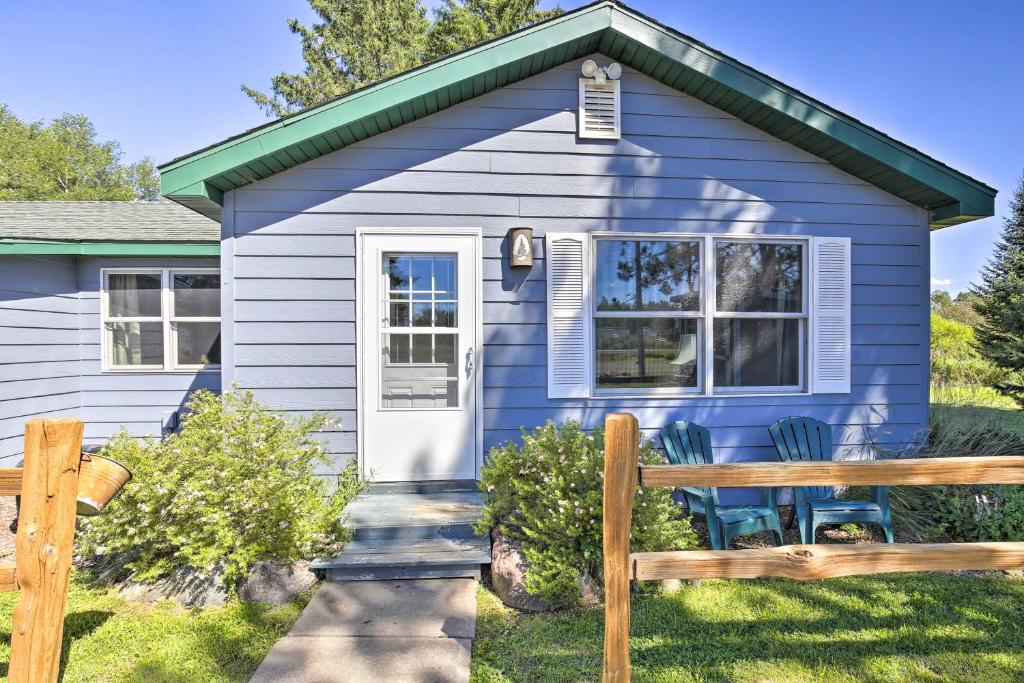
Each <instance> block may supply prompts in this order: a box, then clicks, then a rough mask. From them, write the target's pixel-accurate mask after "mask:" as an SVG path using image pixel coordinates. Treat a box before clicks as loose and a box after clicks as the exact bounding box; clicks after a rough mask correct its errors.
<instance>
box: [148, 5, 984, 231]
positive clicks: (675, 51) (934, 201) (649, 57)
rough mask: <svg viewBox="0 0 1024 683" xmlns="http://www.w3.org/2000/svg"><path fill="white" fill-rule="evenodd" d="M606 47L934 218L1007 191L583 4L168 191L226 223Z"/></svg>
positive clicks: (197, 155)
mask: <svg viewBox="0 0 1024 683" xmlns="http://www.w3.org/2000/svg"><path fill="white" fill-rule="evenodd" d="M595 52H599V53H601V54H604V55H607V56H608V57H610V58H612V59H615V60H617V61H619V62H621V63H623V64H626V65H628V66H630V67H632V68H634V69H636V70H638V71H640V72H642V73H644V74H646V75H648V76H650V77H651V78H654V79H655V80H658V81H660V82H661V83H664V84H666V85H668V86H669V87H672V88H674V89H676V90H679V91H681V92H684V93H687V94H689V95H692V96H694V97H696V98H698V99H701V100H703V101H705V102H707V103H709V104H711V105H712V106H715V107H718V108H719V109H721V110H722V111H725V112H727V113H730V114H732V115H734V116H736V117H737V118H739V119H741V120H744V121H746V122H747V123H749V124H751V125H754V126H756V127H758V128H760V129H761V130H764V131H766V132H767V133H769V134H771V135H774V136H775V137H777V138H779V139H781V140H784V141H786V142H789V143H791V144H793V145H796V146H797V147H800V148H802V149H804V150H806V151H807V152H810V153H811V154H814V155H816V156H818V157H820V158H822V159H825V160H826V161H829V162H830V163H832V164H834V165H835V166H837V167H838V168H841V169H842V170H844V171H846V172H847V173H850V174H851V175H853V176H856V177H858V178H861V179H863V180H865V181H866V182H869V183H872V184H873V185H875V186H877V187H879V188H881V189H883V190H885V191H887V192H889V193H891V194H893V195H895V196H897V197H900V198H902V199H904V200H906V201H908V202H910V203H912V204H915V205H917V206H920V207H922V208H925V209H928V210H929V211H931V212H932V219H931V226H932V227H933V228H942V227H947V226H950V225H956V224H958V223H964V222H967V221H971V220H975V219H977V218H983V217H987V216H992V215H993V214H994V213H995V196H996V190H995V189H993V188H992V187H989V186H988V185H986V184H984V183H982V182H980V181H978V180H975V179H974V178H971V177H970V176H968V175H966V174H964V173H961V172H959V171H957V170H956V169H953V168H951V167H949V166H947V165H945V164H943V163H942V162H940V161H937V160H936V159H933V158H932V157H929V156H928V155H926V154H924V153H923V152H920V151H918V150H916V149H914V148H912V147H910V146H908V145H905V144H903V143H901V142H899V141H897V140H894V139H893V138H890V137H889V136H887V135H885V134H884V133H882V132H880V131H878V130H876V129H874V128H872V127H870V126H868V125H866V124H864V123H862V122H860V121H858V120H857V119H855V118H853V117H850V116H848V115H846V114H843V113H842V112H839V111H837V110H835V109H833V108H831V107H829V106H828V105H826V104H824V103H822V102H819V101H818V100H815V99H814V98H812V97H810V96H808V95H806V94H804V93H802V92H800V91H799V90H796V89H794V88H791V87H789V86H787V85H785V84H783V83H781V82H779V81H777V80H775V79H773V78H771V77H769V76H767V75H765V74H763V73H761V72H759V71H756V70H754V69H752V68H751V67H748V66H746V65H744V64H742V63H740V62H738V61H736V60H735V59H733V58H731V57H729V56H727V55H724V54H722V53H721V52H718V51H717V50H714V49H712V48H710V47H708V46H707V45H704V44H703V43H701V42H699V41H697V40H694V39H693V38H690V37H688V36H685V35H683V34H681V33H678V32H677V31H675V30H673V29H671V28H669V27H666V26H664V25H662V24H660V23H658V22H656V21H654V20H653V19H650V18H649V17H646V16H644V15H642V14H640V13H638V12H636V11H634V10H632V9H630V8H628V7H626V6H624V5H621V4H619V3H617V2H614V1H613V0H601V1H600V2H597V3H594V4H591V5H587V6H584V7H581V8H579V9H577V10H574V11H572V12H569V13H567V14H563V15H561V16H559V17H555V18H553V19H550V20H548V21H545V22H543V23H540V24H536V25H534V26H531V27H528V28H525V29H522V30H520V31H517V32H515V33H511V34H509V35H507V36H503V37H501V38H497V39H495V40H492V41H489V42H487V43H482V44H481V45H477V46H475V47H473V48H470V49H468V50H464V51H462V52H459V53H456V54H454V55H451V56H449V57H446V58H444V59H441V60H438V61H436V62H431V63H429V64H425V65H423V66H420V67H418V68H416V69H412V70H410V71H407V72H404V73H402V74H398V75H397V76H394V77H392V78H389V79H387V80H384V81H381V82H380V83H377V84H374V85H371V86H368V87H366V88H363V89H361V90H357V91H355V92H352V93H349V94H347V95H345V96H343V97H340V98H338V99H336V100H333V101H331V102H327V103H325V104H322V105H319V106H317V107H312V108H310V109H307V110H305V111H302V112H299V113H297V114H294V115H291V116H288V117H285V118H282V119H278V120H276V121H272V122H270V123H268V124H266V125H264V126H261V127H259V128H255V129H253V130H250V131H247V132H245V133H242V134H241V135H238V136H235V137H233V138H229V139H227V140H224V141H222V142H219V143H216V144H214V145H212V146H210V147H207V148H205V149H202V150H199V151H197V152H194V153H192V154H189V155H186V156H184V157H180V158H178V159H175V160H173V161H171V162H169V163H167V164H164V165H162V166H161V167H160V174H161V191H162V193H163V194H164V196H166V197H168V198H170V199H173V200H174V201H177V202H179V203H181V204H183V205H185V206H188V207H189V208H192V209H194V210H196V211H198V212H199V213H202V214H204V215H206V216H209V217H211V218H215V219H219V217H220V209H221V206H222V205H223V194H224V192H227V191H229V190H232V189H234V188H237V187H243V186H244V185H247V184H249V183H251V182H255V181H257V180H261V179H263V178H266V177H269V176H271V175H274V174H275V173H279V172H281V171H283V170H285V169H287V168H291V167H293V166H297V165H298V164H301V163H303V162H305V161H309V160H310V159H314V158H317V157H320V156H323V155H325V154H329V153H330V152H333V151H335V150H338V149H341V148H343V147H345V146H346V145H349V144H351V143H353V142H356V141H358V140H363V139H365V138H368V137H371V136H374V135H377V134H379V133H382V132H385V131H387V130H391V129H392V128H395V127H397V126H400V125H402V124H404V123H408V122H410V121H414V120H416V119H419V118H423V117H424V116H428V115H430V114H433V113H435V112H437V111H440V110H441V109H445V108H447V107H449V106H451V105H453V104H456V103H458V102H462V101H465V100H468V99H471V98H473V97H477V96H479V95H482V94H484V93H486V92H489V91H491V90H495V89H497V88H500V87H503V86H505V85H508V84H510V83H514V82H516V81H520V80H523V79H525V78H529V77H530V76H534V75H536V74H538V73H541V72H542V71H545V70H547V69H550V68H552V67H555V66H558V65H560V64H564V63H566V62H569V61H572V60H574V59H577V58H579V57H583V56H585V55H588V54H592V53H595Z"/></svg>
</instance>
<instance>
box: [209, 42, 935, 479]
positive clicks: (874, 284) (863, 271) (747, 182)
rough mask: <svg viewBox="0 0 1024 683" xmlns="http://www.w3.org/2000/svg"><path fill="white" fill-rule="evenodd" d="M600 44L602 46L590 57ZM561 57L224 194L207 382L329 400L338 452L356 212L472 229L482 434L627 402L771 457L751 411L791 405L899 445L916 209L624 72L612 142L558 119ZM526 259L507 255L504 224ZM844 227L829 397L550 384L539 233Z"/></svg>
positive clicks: (367, 222) (918, 274)
mask: <svg viewBox="0 0 1024 683" xmlns="http://www.w3.org/2000/svg"><path fill="white" fill-rule="evenodd" d="M598 61H599V62H602V63H603V62H606V61H609V60H607V59H605V58H603V57H598ZM578 68H579V66H578V64H577V63H573V64H567V65H565V66H562V67H558V68H554V69H552V70H550V71H548V72H545V73H543V74H541V75H539V76H536V77H534V78H531V79H528V80H526V81H522V82H519V83H517V84H515V85H513V86H508V87H505V88H503V89H500V90H497V91H495V92H492V93H489V94H487V95H483V96H481V97H479V98H476V99H474V100H470V101H468V102H464V103H462V104H459V105H457V106H455V107H452V108H450V109H448V110H445V111H442V112H440V113H437V114H434V115H432V116H429V117H426V118H424V119H421V120H418V121H415V122H413V123H410V124H407V125H405V126H402V127H400V128H397V129H395V130H393V131H391V132H388V133H384V134H381V135H378V136H375V137H373V138H370V139H367V140H364V141H362V142H359V143H356V144H353V145H351V146H350V147H348V148H346V149H343V150H340V151H338V152H334V153H332V154H328V155H326V156H323V157H321V158H318V159H315V160H312V161H309V162H307V163H305V164H302V165H300V166H297V167H295V168H292V169H290V170H288V171H284V172H282V173H280V174H278V175H276V176H273V177H271V178H268V179H266V180H263V181H260V182H257V183H254V184H252V185H249V186H246V187H244V188H241V189H238V190H234V191H232V192H230V193H228V195H227V197H226V200H225V207H224V218H223V221H224V223H223V229H224V237H225V241H224V249H223V253H222V271H223V273H224V277H225V282H226V284H225V287H226V288H228V289H229V291H230V294H229V295H228V297H226V298H229V299H230V304H231V305H230V310H226V311H225V313H224V315H225V326H226V328H227V329H226V330H225V338H232V339H233V340H234V345H233V349H232V352H231V353H232V354H233V360H232V361H231V362H229V363H226V365H225V380H226V381H233V382H237V384H238V385H239V386H240V387H242V388H251V389H253V390H254V391H256V392H257V393H258V395H259V396H260V397H261V398H262V399H263V400H264V401H266V402H267V403H269V404H271V405H273V406H275V407H281V408H285V409H287V410H290V411H295V412H307V411H312V410H322V411H328V412H330V413H331V414H333V415H334V416H335V417H337V418H340V420H341V423H342V426H341V427H340V428H338V429H337V430H336V431H333V432H331V433H330V434H329V435H328V440H329V445H330V449H331V452H332V453H334V454H335V455H336V456H337V457H336V459H335V461H336V465H335V466H334V467H333V468H328V470H331V471H333V470H336V469H337V467H338V466H340V464H341V463H342V462H343V461H344V460H345V459H347V458H348V457H350V456H352V455H353V454H354V453H355V451H356V443H357V434H356V425H357V423H358V421H357V410H358V405H357V393H356V368H355V365H356V325H355V291H356V287H355V279H354V278H355V260H356V253H355V238H354V235H355V231H356V229H357V228H359V227H384V226H386V227H422V228H424V229H429V228H431V227H438V228H440V227H472V228H480V229H482V231H483V235H484V239H483V258H484V264H483V266H484V267H483V273H484V282H483V297H484V303H483V316H484V317H483V333H484V338H483V344H484V355H483V358H484V360H483V377H482V381H483V386H484V390H483V428H484V446H485V448H488V447H490V446H492V445H494V444H496V443H498V442H501V441H503V440H505V439H509V438H515V437H517V436H518V433H519V428H520V427H521V426H527V427H530V426H534V425H537V424H540V423H542V422H544V421H545V420H547V419H555V420H565V419H569V418H573V419H579V420H582V421H583V422H584V423H585V425H587V426H588V427H589V426H595V425H597V424H599V423H600V421H601V420H602V419H603V416H604V414H605V413H606V412H607V411H609V410H618V409H622V410H629V411H631V412H634V413H636V414H637V415H638V417H639V418H640V422H641V426H642V427H643V429H644V430H645V431H647V432H648V433H650V434H653V433H654V432H655V431H656V430H657V429H658V428H659V427H660V426H661V425H663V424H664V423H665V422H666V421H668V420H671V419H678V418H686V419H692V420H696V421H698V422H701V423H703V424H705V425H706V426H708V427H709V428H711V430H712V437H713V441H714V443H715V446H716V448H717V450H718V454H719V457H720V458H722V459H726V460H744V459H757V458H764V457H770V456H771V454H772V451H771V449H770V442H769V439H768V431H767V425H768V424H769V423H770V422H772V421H773V420H775V419H777V418H779V417H783V416H787V415H793V414H799V415H808V416H812V417H817V418H820V419H823V420H826V421H827V422H829V423H831V424H832V425H834V426H835V430H834V437H835V439H836V441H837V443H840V444H845V445H849V446H851V447H853V448H860V447H862V446H863V444H865V443H866V442H873V443H876V444H878V445H880V446H882V447H884V448H897V447H900V446H901V445H903V444H906V443H907V442H908V441H910V440H912V439H914V438H915V437H917V436H919V434H920V432H921V430H922V429H924V428H925V427H926V426H927V417H928V402H927V401H928V278H929V274H928V259H929V254H928V239H929V229H928V216H927V214H926V212H925V211H924V210H922V209H920V208H917V207H915V206H912V205H910V204H908V203H906V202H904V201H903V200H900V199H898V198H896V197H894V196H892V195H889V194H887V193H885V192H883V191H881V190H879V189H877V188H875V187H873V186H871V185H869V184H866V183H865V182H864V181H861V180H859V179H856V178H854V177H852V176H850V175H847V174H846V173H844V172H842V171H840V170H838V169H837V168H835V167H833V166H831V165H830V164H828V163H826V162H824V161H822V160H821V159H818V158H816V157H813V156H811V155H810V154H808V153H806V152H803V151H801V150H799V149H797V148H795V147H793V146H790V145H788V144H785V143H782V142H780V141H778V140H775V139H773V138H772V137H771V136H769V135H768V134H766V133H764V132H762V131H759V130H757V129H755V128H753V127H751V126H748V125H747V124H745V123H743V122H741V121H739V120H737V119H735V118H733V117H731V116H729V115H728V114H725V113H723V112H721V111H719V110H716V109H714V108H713V107H710V106H709V105H707V104H704V103H702V102H699V101H697V100H694V99H693V98H690V97H688V96H686V95H683V94H680V93H679V92H676V91H673V90H670V89H668V88H667V87H665V86H663V85H661V84H659V83H657V82H655V81H653V80H650V79H648V78H646V77H645V76H642V75H640V74H638V73H635V72H632V71H630V70H627V71H626V73H625V74H624V76H623V79H622V111H623V114H622V128H623V136H622V139H621V140H618V141H594V140H580V139H579V138H578V137H577V136H576V106H577V78H578V74H579V71H578ZM519 225H526V226H530V227H533V228H534V230H535V237H536V242H535V247H536V250H537V257H538V258H537V261H536V263H535V265H534V267H533V268H532V269H531V270H529V271H527V272H522V271H516V272H513V271H512V270H511V269H509V268H508V266H507V259H506V257H507V254H506V252H505V243H504V238H505V234H506V232H507V231H508V229H509V228H511V227H514V226H519ZM608 230H611V231H623V232H688V233H704V232H715V233H720V232H737V233H762V234H773V235H820V236H841V237H849V238H851V240H852V243H853V254H852V257H853V287H852V297H853V299H852V300H853V311H852V316H853V328H852V343H853V353H852V363H853V369H852V379H853V386H852V391H851V392H850V393H849V394H842V395H812V396H788V397H787V396H776V397H729V398H709V397H697V398H672V399H668V398H658V399H654V398H642V397H636V398H631V399H628V400H597V399H590V400H549V399H548V398H547V395H546V385H545V382H546V367H545V363H546V347H545V343H546V334H545V316H546V304H545V284H544V272H545V270H544V258H543V257H544V253H543V252H544V249H543V236H544V234H545V233H546V232H548V231H557V232H588V231H608Z"/></svg>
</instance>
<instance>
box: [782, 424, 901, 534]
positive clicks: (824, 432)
mask: <svg viewBox="0 0 1024 683" xmlns="http://www.w3.org/2000/svg"><path fill="white" fill-rule="evenodd" d="M768 431H769V432H770V433H771V435H772V442H774V444H775V450H776V451H778V454H779V458H780V459H781V460H783V461H787V460H789V461H801V460H802V461H810V460H818V461H822V460H831V459H832V427H830V426H829V425H828V424H826V423H825V422H822V421H821V420H815V419H813V418H810V417H785V418H783V419H781V420H779V421H777V422H776V423H775V424H773V425H772V426H770V427H769V428H768ZM793 492H794V495H795V498H796V501H795V506H796V516H797V519H798V520H799V523H800V540H801V542H803V543H814V531H815V529H817V528H818V527H819V526H821V525H822V524H846V523H847V522H861V523H864V524H877V525H878V526H880V527H882V530H883V531H884V532H885V540H886V541H887V542H889V543H892V542H893V537H892V513H891V512H890V511H889V487H888V486H872V487H871V500H837V499H836V493H835V490H834V489H833V488H832V487H831V486H794V487H793Z"/></svg>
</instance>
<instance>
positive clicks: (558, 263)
mask: <svg viewBox="0 0 1024 683" xmlns="http://www.w3.org/2000/svg"><path fill="white" fill-rule="evenodd" d="M589 243H590V237H589V235H587V234H586V233H548V235H547V237H546V243H545V250H544V260H545V263H546V267H547V294H548V297H547V300H548V318H547V322H548V325H547V327H548V398H586V397H587V396H588V395H589V393H590V374H591V353H592V349H593V347H592V345H591V340H590V338H591V335H590V326H589V324H588V311H589V308H588V306H589V292H588V283H589V280H590V278H589V272H588V271H589V263H590V259H589V256H588V251H589Z"/></svg>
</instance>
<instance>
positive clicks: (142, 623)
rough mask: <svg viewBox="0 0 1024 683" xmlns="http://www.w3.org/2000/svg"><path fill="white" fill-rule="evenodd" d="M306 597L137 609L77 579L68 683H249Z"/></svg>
mask: <svg viewBox="0 0 1024 683" xmlns="http://www.w3.org/2000/svg"><path fill="white" fill-rule="evenodd" d="M17 599H18V594H17V593H3V594H0V625H2V626H0V629H2V633H3V637H2V638H0V674H2V675H3V677H4V678H3V680H6V676H7V667H8V662H9V661H10V644H11V638H10V628H11V614H12V612H13V611H14V604H15V602H16V601H17ZM307 601H308V597H303V598H300V599H299V600H297V601H295V602H293V603H291V604H288V605H285V606H283V607H265V606H262V605H243V604H241V603H232V604H230V605H228V606H226V607H220V608H207V609H202V610H199V609H197V610H186V609H182V608H180V607H178V606H177V605H175V604H174V603H171V602H164V603H158V604H154V605H139V604H135V603H129V602H125V601H124V600H121V599H119V598H118V597H116V596H115V595H113V594H110V593H109V592H107V591H106V590H97V589H94V588H87V587H85V586H84V585H82V584H81V582H79V581H77V580H72V585H71V594H70V596H69V598H68V616H67V620H66V622H65V627H64V652H63V658H64V677H63V679H62V680H63V683H85V682H89V683H93V682H99V681H103V682H104V683H106V682H114V681H116V682H119V683H120V682H122V681H139V682H140V683H141V682H142V681H146V682H148V683H193V682H197V681H247V680H249V677H250V676H251V675H252V672H253V671H254V670H255V669H256V666H257V665H258V664H259V663H260V661H261V660H262V659H263V657H264V655H266V654H267V652H268V651H269V650H270V648H271V646H272V645H273V644H274V643H275V642H276V641H277V639H278V638H280V637H281V636H283V635H284V634H285V633H286V632H287V631H288V629H289V628H290V627H291V625H292V623H294V622H295V620H296V619H297V618H298V617H299V614H300V613H301V612H302V608H303V607H304V606H305V604H306V602H307Z"/></svg>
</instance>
